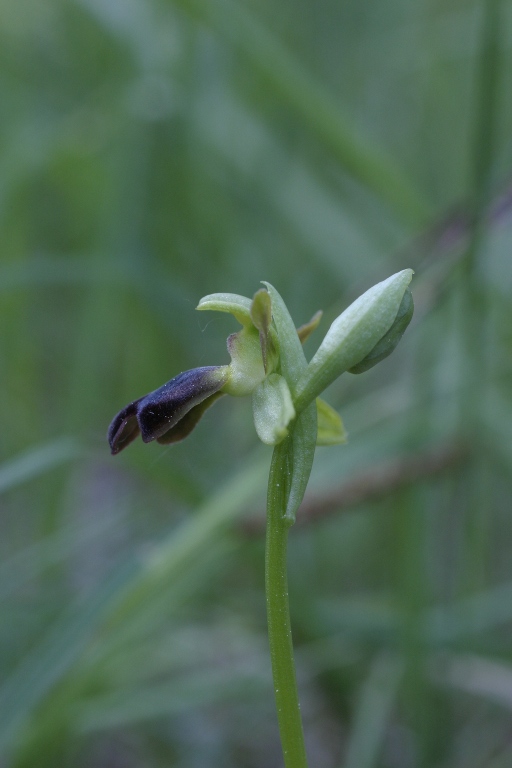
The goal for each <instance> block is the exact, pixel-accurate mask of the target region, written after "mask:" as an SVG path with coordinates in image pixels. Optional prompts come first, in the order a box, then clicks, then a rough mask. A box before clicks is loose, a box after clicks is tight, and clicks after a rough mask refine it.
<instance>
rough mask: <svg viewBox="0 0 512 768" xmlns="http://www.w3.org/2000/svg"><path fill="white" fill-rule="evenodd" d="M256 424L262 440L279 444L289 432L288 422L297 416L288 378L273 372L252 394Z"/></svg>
mask: <svg viewBox="0 0 512 768" xmlns="http://www.w3.org/2000/svg"><path fill="white" fill-rule="evenodd" d="M252 409H253V414H254V424H255V426H256V432H257V433H258V437H259V438H260V440H261V441H262V442H263V443H265V444H266V445H277V443H280V442H281V440H284V438H285V437H286V436H287V434H288V429H287V427H288V424H289V423H290V421H291V420H292V419H293V418H294V417H295V408H294V407H293V402H292V396H291V394H290V390H289V388H288V384H287V383H286V379H284V378H283V377H282V376H279V374H277V373H271V374H270V376H268V377H267V378H266V379H265V381H262V383H261V384H260V385H259V386H258V387H256V389H255V390H254V392H253V395H252Z"/></svg>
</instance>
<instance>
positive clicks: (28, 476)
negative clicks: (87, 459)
mask: <svg viewBox="0 0 512 768" xmlns="http://www.w3.org/2000/svg"><path fill="white" fill-rule="evenodd" d="M80 452H81V449H80V446H79V444H78V443H77V442H76V441H75V440H73V439H72V438H68V437H63V438H59V439H58V440H54V441H52V442H49V443H45V444H44V445H40V446H38V447H37V448H31V449H30V450H29V451H27V452H26V453H24V454H22V455H21V456H18V457H16V458H15V459H11V461H8V462H6V463H4V464H3V465H2V466H1V467H0V493H6V492H7V491H10V490H11V489H12V488H16V487H17V486H19V485H22V484H23V483H26V482H28V481H29V480H32V479H33V478H35V477H38V476H39V475H42V474H44V473H45V472H48V471H50V470H51V469H54V468H55V467H58V466H61V465H62V464H65V463H67V462H68V461H74V460H75V459H76V458H78V456H79V455H80Z"/></svg>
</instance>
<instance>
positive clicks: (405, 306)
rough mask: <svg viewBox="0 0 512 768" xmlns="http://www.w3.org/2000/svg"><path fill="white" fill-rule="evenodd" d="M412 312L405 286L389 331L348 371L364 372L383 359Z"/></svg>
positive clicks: (402, 330)
mask: <svg viewBox="0 0 512 768" xmlns="http://www.w3.org/2000/svg"><path fill="white" fill-rule="evenodd" d="M413 313H414V301H413V298H412V293H411V292H410V290H409V288H407V290H406V291H405V293H404V295H403V298H402V303H401V304H400V307H399V309H398V312H397V315H396V317H395V322H394V323H393V325H392V326H391V328H390V329H389V331H388V332H387V333H386V335H385V336H383V337H382V339H381V340H380V341H379V342H378V343H377V344H376V345H375V346H374V348H373V349H372V351H371V352H370V353H369V354H368V355H366V357H365V358H364V360H361V362H360V363H358V364H357V365H354V366H353V367H352V368H349V369H348V371H349V373H364V372H365V371H368V370H369V369H370V368H373V366H374V365H377V363H380V361H381V360H384V358H386V357H387V356H388V355H390V354H391V353H392V351H393V350H394V348H395V347H396V346H397V344H398V342H399V341H400V339H401V338H402V336H403V335H404V333H405V329H406V328H407V326H408V325H409V323H410V322H411V319H412V316H413Z"/></svg>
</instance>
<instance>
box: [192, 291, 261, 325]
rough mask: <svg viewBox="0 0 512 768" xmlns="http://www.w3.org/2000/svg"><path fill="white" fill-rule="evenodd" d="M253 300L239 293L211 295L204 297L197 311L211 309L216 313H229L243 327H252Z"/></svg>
mask: <svg viewBox="0 0 512 768" xmlns="http://www.w3.org/2000/svg"><path fill="white" fill-rule="evenodd" d="M251 304H252V302H251V300H250V299H248V298H246V297H245V296H239V295H238V294H237V293H210V294H209V295H208V296H203V298H202V299H201V301H200V302H199V304H198V305H197V307H196V309H199V310H203V309H211V310H213V311H215V312H229V313H230V314H231V315H234V317H236V319H237V320H238V322H239V323H241V325H243V326H246V325H252V324H253V323H252V318H251Z"/></svg>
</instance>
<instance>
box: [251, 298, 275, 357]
mask: <svg viewBox="0 0 512 768" xmlns="http://www.w3.org/2000/svg"><path fill="white" fill-rule="evenodd" d="M251 319H252V322H253V324H254V326H255V327H256V328H257V329H258V331H259V333H260V346H261V355H262V357H263V367H264V368H265V372H267V371H268V364H267V359H268V353H269V351H270V350H269V344H272V340H271V338H270V335H269V334H270V324H271V322H272V301H271V299H270V296H269V293H268V291H266V290H265V289H264V288H261V289H260V290H259V291H256V293H255V294H254V298H253V300H252V304H251Z"/></svg>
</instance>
